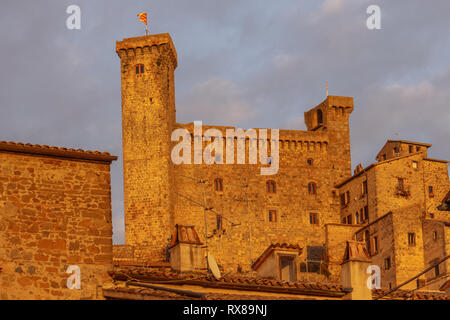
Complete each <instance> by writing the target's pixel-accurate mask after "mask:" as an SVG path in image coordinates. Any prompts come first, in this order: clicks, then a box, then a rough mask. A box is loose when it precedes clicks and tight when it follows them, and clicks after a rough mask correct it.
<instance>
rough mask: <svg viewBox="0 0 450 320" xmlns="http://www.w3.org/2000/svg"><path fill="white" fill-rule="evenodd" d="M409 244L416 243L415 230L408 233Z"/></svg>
mask: <svg viewBox="0 0 450 320" xmlns="http://www.w3.org/2000/svg"><path fill="white" fill-rule="evenodd" d="M408 244H409V245H410V246H414V245H416V234H415V233H414V232H410V233H408Z"/></svg>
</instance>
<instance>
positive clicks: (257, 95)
mask: <svg viewBox="0 0 450 320" xmlns="http://www.w3.org/2000/svg"><path fill="white" fill-rule="evenodd" d="M72 4H76V5H79V6H80V8H81V30H68V29H67V28H66V19H67V17H68V14H67V13H66V8H67V7H68V6H69V5H72ZM371 4H376V5H379V6H380V8H381V27H382V29H381V30H368V29H367V27H366V19H367V17H368V14H367V13H366V9H367V7H368V6H369V5H371ZM142 11H147V12H149V20H150V33H163V32H169V33H170V34H171V36H172V38H173V41H174V43H175V46H176V49H177V51H178V58H179V66H178V69H177V70H176V105H177V120H178V121H180V122H190V121H194V120H202V121H203V122H204V123H207V124H219V125H235V126H239V127H243V128H252V127H269V128H283V129H299V130H304V129H305V125H304V122H303V112H304V111H306V110H307V109H309V108H310V107H313V106H315V105H317V104H318V103H320V102H321V101H322V100H323V99H324V98H325V83H326V82H327V81H328V83H329V90H330V94H333V95H346V96H353V97H354V98H355V110H354V112H353V114H352V116H351V118H350V119H351V145H352V162H353V166H355V165H356V164H358V163H360V162H361V163H363V165H364V166H366V165H368V164H370V163H371V162H373V161H374V159H375V155H376V153H377V151H378V150H379V149H380V148H381V147H382V145H383V144H384V142H385V140H386V139H389V138H394V139H408V140H417V141H422V142H428V143H432V144H433V148H432V149H431V153H430V157H433V158H440V159H450V150H449V141H450V126H449V124H450V111H449V103H450V59H449V57H450V33H449V30H450V19H449V16H450V1H448V0H433V1H425V0H396V1H392V0H385V1H381V0H369V1H367V0H304V1H300V0H296V1H294V0H279V1H263V0H245V1H242V0H241V1H236V0H227V1H225V0H189V1H187V0H153V1H149V0H147V1H137V0H134V1H133V0H127V1H125V0H123V1H117V0H115V1H112V0H96V1H87V0H86V1H84V0H70V1H66V0H53V1H50V0H39V1H31V0H29V1H24V0H2V1H1V11H0V41H1V42H0V43H1V50H0V67H1V72H0V105H1V109H0V110H1V117H0V140H7V141H16V142H30V143H37V144H47V145H57V146H65V147H73V148H83V149H89V150H101V151H108V152H111V153H113V154H115V155H118V156H120V157H121V155H122V154H121V101H120V99H121V93H120V67H119V58H118V57H117V55H116V53H115V41H116V40H121V39H122V38H125V37H132V36H138V35H142V34H143V32H144V30H145V29H144V25H143V24H142V23H140V22H139V21H138V20H137V17H136V15H137V13H140V12H142ZM112 193H113V216H114V241H115V242H116V243H121V242H123V241H124V240H123V239H124V231H123V195H122V193H123V185H122V165H121V161H117V162H115V163H114V164H113V166H112Z"/></svg>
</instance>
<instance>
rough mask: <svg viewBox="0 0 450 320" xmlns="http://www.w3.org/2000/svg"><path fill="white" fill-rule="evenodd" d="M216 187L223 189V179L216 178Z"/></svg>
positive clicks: (217, 189) (219, 189)
mask: <svg viewBox="0 0 450 320" xmlns="http://www.w3.org/2000/svg"><path fill="white" fill-rule="evenodd" d="M214 187H215V189H216V191H223V182H222V179H220V178H217V179H216V180H214Z"/></svg>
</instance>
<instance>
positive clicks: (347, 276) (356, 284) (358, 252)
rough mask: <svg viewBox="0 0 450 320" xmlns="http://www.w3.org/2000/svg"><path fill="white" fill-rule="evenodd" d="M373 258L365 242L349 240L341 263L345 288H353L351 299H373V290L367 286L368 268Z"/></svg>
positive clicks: (348, 296) (350, 294)
mask: <svg viewBox="0 0 450 320" xmlns="http://www.w3.org/2000/svg"><path fill="white" fill-rule="evenodd" d="M370 265H371V259H370V257H369V254H368V253H367V250H366V245H365V243H364V242H358V241H347V247H346V249H345V255H344V261H343V262H342V263H341V279H342V284H343V286H344V287H345V288H352V289H353V291H352V292H351V293H349V294H348V295H347V296H346V298H347V299H349V300H372V290H371V289H369V288H368V287H367V279H368V278H369V276H370V275H368V274H367V273H366V272H367V268H368V267H369V266H370Z"/></svg>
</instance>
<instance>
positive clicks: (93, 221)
mask: <svg viewBox="0 0 450 320" xmlns="http://www.w3.org/2000/svg"><path fill="white" fill-rule="evenodd" d="M115 159H117V158H116V157H114V156H110V155H109V154H107V153H99V152H86V151H82V150H72V149H69V150H68V149H62V148H54V147H52V148H49V147H47V146H37V145H29V144H27V145H25V144H16V143H5V142H0V267H1V269H2V270H1V272H0V299H101V298H102V297H103V296H102V293H101V287H100V286H101V285H102V284H103V283H104V282H105V281H108V280H109V279H110V278H109V277H108V274H107V271H108V270H109V269H110V268H111V265H112V223H111V193H110V163H111V161H113V160H115ZM70 265H77V266H79V267H80V269H81V290H70V289H68V288H67V286H66V281H67V278H68V277H69V276H70V275H69V274H67V273H66V270H67V268H68V266H70Z"/></svg>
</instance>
